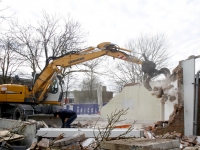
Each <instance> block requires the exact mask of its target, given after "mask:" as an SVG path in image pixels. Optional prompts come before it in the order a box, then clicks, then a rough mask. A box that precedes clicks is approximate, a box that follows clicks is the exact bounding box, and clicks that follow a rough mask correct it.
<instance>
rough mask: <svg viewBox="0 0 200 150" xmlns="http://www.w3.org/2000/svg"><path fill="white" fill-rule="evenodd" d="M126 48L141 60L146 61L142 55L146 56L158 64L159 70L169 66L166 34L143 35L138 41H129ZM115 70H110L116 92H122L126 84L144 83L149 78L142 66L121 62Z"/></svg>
mask: <svg viewBox="0 0 200 150" xmlns="http://www.w3.org/2000/svg"><path fill="white" fill-rule="evenodd" d="M125 47H126V48H127V49H130V50H132V55H134V56H136V57H138V58H139V59H141V60H144V58H143V56H142V54H145V56H146V57H147V58H148V59H149V60H150V61H153V62H154V63H155V64H156V66H157V67H156V68H157V69H160V68H163V67H166V66H167V64H168V63H167V60H168V59H169V56H170V55H169V53H170V52H169V50H168V45H167V40H166V37H165V35H164V34H157V35H154V36H148V35H144V36H143V35H142V36H140V37H139V38H137V39H136V40H134V39H131V40H129V41H128V42H127V43H126V46H125ZM114 68H115V69H110V70H109V72H110V74H111V75H110V77H111V78H112V80H113V82H114V83H115V85H116V86H115V90H116V91H121V89H122V88H123V86H124V85H125V84H128V83H138V82H143V81H145V80H146V78H147V75H145V74H144V73H143V72H142V66H141V65H138V64H133V63H130V62H125V61H119V62H118V63H116V65H115V67H114ZM117 70H118V71H117Z"/></svg>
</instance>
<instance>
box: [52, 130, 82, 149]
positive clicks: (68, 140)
mask: <svg viewBox="0 0 200 150" xmlns="http://www.w3.org/2000/svg"><path fill="white" fill-rule="evenodd" d="M83 140H85V134H84V133H77V134H74V135H73V136H71V137H67V138H63V139H60V140H57V141H55V142H54V144H53V146H65V145H69V144H71V143H74V142H78V141H83Z"/></svg>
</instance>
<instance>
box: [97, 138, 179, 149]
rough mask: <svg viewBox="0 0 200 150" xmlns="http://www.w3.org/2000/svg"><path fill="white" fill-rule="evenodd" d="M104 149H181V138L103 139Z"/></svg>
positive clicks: (101, 144) (102, 145) (102, 146)
mask: <svg viewBox="0 0 200 150" xmlns="http://www.w3.org/2000/svg"><path fill="white" fill-rule="evenodd" d="M100 146H101V148H102V149H106V150H122V149H125V150H135V149H139V150H150V149H152V150H153V149H159V150H166V149H169V150H170V149H176V150H180V148H179V146H180V143H179V140H175V139H145V138H138V139H137V138H132V139H124V140H112V141H103V142H101V143H100Z"/></svg>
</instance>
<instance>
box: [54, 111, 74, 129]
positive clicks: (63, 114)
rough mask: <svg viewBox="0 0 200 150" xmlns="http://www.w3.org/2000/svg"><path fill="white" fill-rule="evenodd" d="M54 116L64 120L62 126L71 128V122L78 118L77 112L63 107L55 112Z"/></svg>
mask: <svg viewBox="0 0 200 150" xmlns="http://www.w3.org/2000/svg"><path fill="white" fill-rule="evenodd" d="M54 117H57V118H60V119H61V120H62V126H61V128H71V126H70V124H71V123H72V122H73V121H74V120H75V119H76V118H77V114H76V112H74V111H72V110H67V109H61V110H60V111H59V112H55V113H54Z"/></svg>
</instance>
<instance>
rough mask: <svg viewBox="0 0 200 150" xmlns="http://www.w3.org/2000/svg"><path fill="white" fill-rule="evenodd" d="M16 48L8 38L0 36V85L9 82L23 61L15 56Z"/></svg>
mask: <svg viewBox="0 0 200 150" xmlns="http://www.w3.org/2000/svg"><path fill="white" fill-rule="evenodd" d="M17 48H18V44H17V42H16V41H15V40H14V39H12V38H11V37H10V36H8V35H5V34H4V36H3V35H2V36H1V38H0V67H1V78H0V83H1V84H3V83H8V82H9V81H10V82H11V79H12V77H13V76H14V74H15V73H16V71H17V70H18V69H19V67H20V66H21V64H22V63H23V60H21V59H20V56H19V55H17V54H16V53H15V52H14V50H15V49H17Z"/></svg>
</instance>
